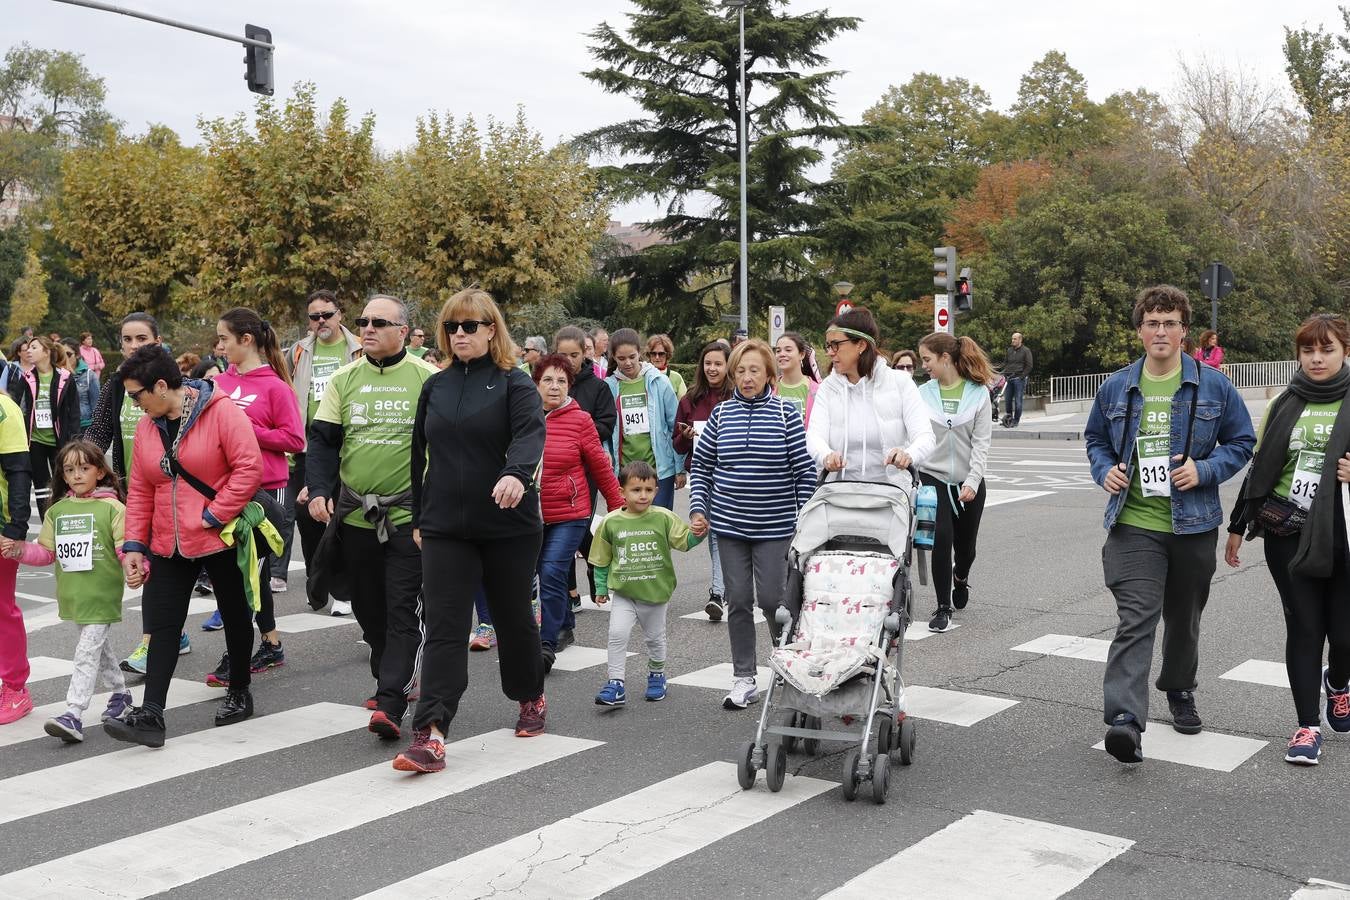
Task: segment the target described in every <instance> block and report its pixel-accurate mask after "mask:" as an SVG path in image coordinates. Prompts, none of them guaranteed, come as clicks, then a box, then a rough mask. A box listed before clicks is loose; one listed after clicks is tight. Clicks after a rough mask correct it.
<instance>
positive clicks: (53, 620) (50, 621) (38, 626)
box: [23, 606, 61, 634]
mask: <svg viewBox="0 0 1350 900" xmlns="http://www.w3.org/2000/svg"><path fill="white" fill-rule="evenodd" d="M60 624H61V616H60V615H59V611H58V610H57V609H56V607H54V606H49V607H48V608H46V609H44V610H43V611H42V612H40V613H38V614H37V615H35V616H30V615H28V614H27V613H24V617H23V630H24V633H25V634H33V633H35V632H38V631H42V630H43V629H44V628H51V627H52V626H53V625H60Z"/></svg>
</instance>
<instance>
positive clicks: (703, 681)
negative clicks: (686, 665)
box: [670, 663, 773, 694]
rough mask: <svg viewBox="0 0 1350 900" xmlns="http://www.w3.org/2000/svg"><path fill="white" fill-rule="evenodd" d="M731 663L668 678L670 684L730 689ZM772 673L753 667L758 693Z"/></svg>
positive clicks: (759, 667)
mask: <svg viewBox="0 0 1350 900" xmlns="http://www.w3.org/2000/svg"><path fill="white" fill-rule="evenodd" d="M732 671H733V670H732V668H731V663H718V664H717V665H715V666H708V668H706V669H699V670H698V671H696V672H690V673H689V674H687V675H679V676H677V677H675V678H672V679H670V683H671V684H681V685H684V686H686V687H700V688H708V689H709V690H713V691H729V690H731V680H732V678H733V677H734V676H733V675H732ZM772 677H773V673H772V672H771V671H769V670H768V669H767V668H765V667H764V666H756V667H755V686H756V687H757V688H758V690H759V693H761V694H763V693H764V689H765V688H767V687H768V686H769V679H771V678H772Z"/></svg>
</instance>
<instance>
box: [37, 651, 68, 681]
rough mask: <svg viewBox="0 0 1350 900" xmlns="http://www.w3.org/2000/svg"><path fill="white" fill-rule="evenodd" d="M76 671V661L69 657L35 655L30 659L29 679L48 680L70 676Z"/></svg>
mask: <svg viewBox="0 0 1350 900" xmlns="http://www.w3.org/2000/svg"><path fill="white" fill-rule="evenodd" d="M74 671H75V663H73V662H71V661H70V660H68V659H56V658H55V657H52V656H33V657H30V658H29V660H28V681H27V684H32V683H33V682H35V681H47V680H48V679H50V678H69V677H70V673H71V672H74Z"/></svg>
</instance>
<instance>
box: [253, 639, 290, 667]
mask: <svg viewBox="0 0 1350 900" xmlns="http://www.w3.org/2000/svg"><path fill="white" fill-rule="evenodd" d="M284 665H286V653H285V652H284V651H283V650H282V649H281V642H280V641H277V642H276V643H275V644H274V643H272V642H271V641H269V640H268V639H267V638H263V639H262V640H261V641H259V642H258V652H257V653H254V654H253V658H252V659H250V660H249V661H248V670H249V671H250V672H255V673H256V672H265V671H267V670H268V669H277V668H280V667H281V666H284Z"/></svg>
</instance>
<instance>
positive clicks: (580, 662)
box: [553, 644, 637, 672]
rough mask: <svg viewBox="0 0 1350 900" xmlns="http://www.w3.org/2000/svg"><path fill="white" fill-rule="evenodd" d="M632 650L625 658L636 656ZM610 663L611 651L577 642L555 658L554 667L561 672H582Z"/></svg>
mask: <svg viewBox="0 0 1350 900" xmlns="http://www.w3.org/2000/svg"><path fill="white" fill-rule="evenodd" d="M636 655H637V654H635V653H632V652H626V653H625V654H624V658H625V659H627V658H628V657H630V656H636ZM605 665H609V651H608V650H601V649H599V648H598V647H581V646H578V645H576V644H573V645H572V646H570V647H568V648H567V649H566V650H564V651H563V652H561V653H559V654H558V655H557V656H556V657H555V658H554V660H553V668H554V669H555V670H557V671H559V672H580V671H581V670H582V669H593V668H595V667H596V666H605Z"/></svg>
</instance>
